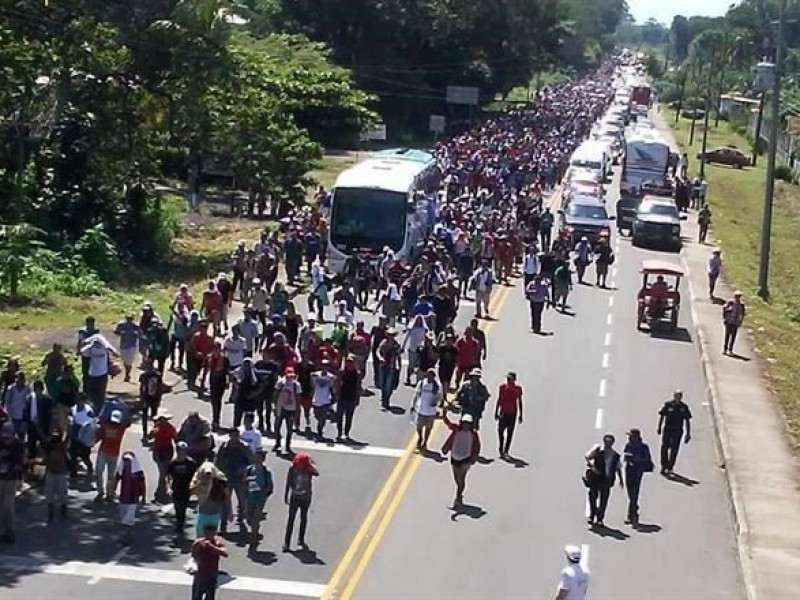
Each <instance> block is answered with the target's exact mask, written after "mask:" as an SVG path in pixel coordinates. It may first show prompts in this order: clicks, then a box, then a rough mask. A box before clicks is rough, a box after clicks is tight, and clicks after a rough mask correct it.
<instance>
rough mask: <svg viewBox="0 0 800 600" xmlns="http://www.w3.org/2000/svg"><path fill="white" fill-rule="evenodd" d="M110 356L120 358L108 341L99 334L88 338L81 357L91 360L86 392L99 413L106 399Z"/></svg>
mask: <svg viewBox="0 0 800 600" xmlns="http://www.w3.org/2000/svg"><path fill="white" fill-rule="evenodd" d="M110 355H114V356H119V354H118V353H117V351H116V350H114V348H113V347H112V346H111V344H110V343H109V342H108V340H106V339H105V338H104V337H103V336H102V335H99V334H98V335H93V336H91V337H89V338H87V339H86V344H85V345H84V346H83V347H82V348H81V356H83V357H84V358H88V359H89V370H88V377H87V379H86V386H85V387H86V389H85V390H84V392H85V393H86V396H87V397H88V399H89V402H91V404H92V406H93V407H94V409H95V412H98V413H99V411H100V407H101V406H102V405H103V402H105V399H106V389H107V388H108V367H109V364H110V360H111V358H110Z"/></svg>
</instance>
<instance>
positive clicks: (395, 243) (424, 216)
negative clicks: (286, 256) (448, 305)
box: [328, 148, 442, 273]
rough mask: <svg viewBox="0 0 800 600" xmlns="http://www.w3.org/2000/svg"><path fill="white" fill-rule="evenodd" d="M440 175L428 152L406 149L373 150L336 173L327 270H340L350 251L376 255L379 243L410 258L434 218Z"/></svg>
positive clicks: (405, 260) (379, 248) (401, 258)
mask: <svg viewBox="0 0 800 600" xmlns="http://www.w3.org/2000/svg"><path fill="white" fill-rule="evenodd" d="M441 179H442V175H441V171H440V170H439V167H438V166H437V162H436V158H435V157H434V156H433V155H432V154H430V153H428V152H425V151H422V150H413V149H407V148H399V149H393V150H384V151H381V152H376V153H375V154H374V155H373V156H372V157H371V158H370V159H368V160H365V161H363V162H360V163H358V164H357V165H355V166H353V167H351V168H350V169H347V170H346V171H343V172H342V173H340V174H339V177H338V178H337V179H336V183H335V184H334V187H333V190H332V192H331V215H330V240H329V244H328V266H329V267H330V269H331V270H332V271H333V272H335V273H341V272H342V270H343V269H344V264H345V261H346V260H347V258H348V257H349V256H350V255H352V254H354V253H360V254H365V253H368V254H370V255H372V256H376V255H378V254H379V253H380V252H381V251H382V250H383V249H384V247H389V248H390V249H391V250H392V251H394V254H395V256H396V257H397V258H399V259H400V260H401V261H404V262H408V261H410V260H413V258H414V253H415V252H416V250H417V245H418V244H419V242H421V241H422V240H423V239H424V238H425V236H426V235H428V233H429V232H430V230H431V228H432V227H433V225H434V223H435V219H436V211H437V205H438V200H437V192H438V190H439V185H440V183H441Z"/></svg>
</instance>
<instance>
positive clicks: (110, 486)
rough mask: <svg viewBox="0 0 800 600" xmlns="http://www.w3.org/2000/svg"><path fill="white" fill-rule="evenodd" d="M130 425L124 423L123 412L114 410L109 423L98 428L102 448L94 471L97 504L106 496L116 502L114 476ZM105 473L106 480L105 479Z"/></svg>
mask: <svg viewBox="0 0 800 600" xmlns="http://www.w3.org/2000/svg"><path fill="white" fill-rule="evenodd" d="M128 425H129V423H123V419H122V411H121V410H112V411H111V415H110V417H109V419H108V423H101V424H100V427H98V428H97V440H99V442H100V447H99V449H98V450H97V459H96V461H95V470H94V476H95V483H96V485H97V496H96V497H95V502H99V501H101V500H102V499H103V496H104V494H105V497H106V500H107V501H108V502H112V501H113V500H114V487H115V486H114V474H115V472H116V470H117V463H118V462H119V452H120V447H121V446H122V438H123V436H124V435H125V430H126V429H127V428H128ZM104 473H105V480H104V479H103V475H104ZM104 484H105V487H104Z"/></svg>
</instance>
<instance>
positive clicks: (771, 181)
mask: <svg viewBox="0 0 800 600" xmlns="http://www.w3.org/2000/svg"><path fill="white" fill-rule="evenodd" d="M778 10H779V12H778V34H777V36H776V43H775V46H776V49H775V81H774V83H773V86H772V121H771V122H770V124H769V125H770V126H769V155H768V156H767V180H766V182H765V185H764V208H763V210H762V213H761V249H760V253H759V261H758V295H759V296H760V297H761V298H763V299H764V300H767V299H769V254H770V242H771V237H772V202H773V199H774V197H775V158H776V154H777V150H778V128H779V126H780V110H781V72H782V70H783V69H782V64H781V63H782V62H783V29H784V26H785V24H786V23H785V22H786V0H780V3H779V5H778Z"/></svg>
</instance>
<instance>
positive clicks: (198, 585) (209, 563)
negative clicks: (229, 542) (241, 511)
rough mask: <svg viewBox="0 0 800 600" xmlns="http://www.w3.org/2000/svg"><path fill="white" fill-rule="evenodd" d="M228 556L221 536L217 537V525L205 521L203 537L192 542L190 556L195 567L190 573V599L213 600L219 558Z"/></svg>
mask: <svg viewBox="0 0 800 600" xmlns="http://www.w3.org/2000/svg"><path fill="white" fill-rule="evenodd" d="M223 556H228V550H227V548H226V547H225V542H224V541H223V540H222V538H219V537H217V526H216V525H214V524H213V523H207V524H206V525H205V526H204V527H203V537H201V538H198V539H196V540H195V541H194V543H193V544H192V558H193V559H194V562H195V565H196V568H195V569H194V572H193V573H192V576H193V578H192V579H193V580H192V600H214V595H215V593H216V589H217V577H218V576H219V559H220V558H221V557H223Z"/></svg>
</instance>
